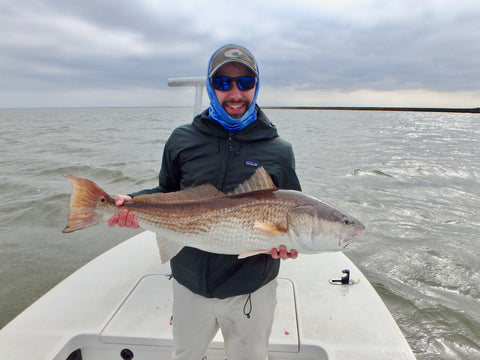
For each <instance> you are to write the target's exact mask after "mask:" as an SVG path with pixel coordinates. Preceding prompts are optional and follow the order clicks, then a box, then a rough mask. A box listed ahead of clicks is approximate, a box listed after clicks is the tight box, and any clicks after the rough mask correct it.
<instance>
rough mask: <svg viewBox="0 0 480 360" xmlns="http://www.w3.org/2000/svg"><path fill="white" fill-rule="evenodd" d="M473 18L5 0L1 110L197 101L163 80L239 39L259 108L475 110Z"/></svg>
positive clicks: (0, 7)
mask: <svg viewBox="0 0 480 360" xmlns="http://www.w3.org/2000/svg"><path fill="white" fill-rule="evenodd" d="M479 29H480V1H478V0H456V1H451V0H421V1H419V0H328V1H327V0H295V1H282V0H277V1H273V0H263V1H257V0H242V1H213V0H203V1H201V0H198V1H196V0H168V1H163V0H128V1H127V0H100V1H98V0H96V1H92V0H0V107H47V106H54V107H56V106H60V107H63V106H160V105H191V104H192V103H193V96H194V90H193V89H190V88H168V86H167V79H168V78H169V77H181V76H204V75H205V73H206V66H207V62H208V59H209V58H210V55H211V53H212V52H213V51H215V50H216V49H217V48H218V47H220V46H221V45H223V44H226V43H232V42H233V43H239V44H242V45H244V46H246V47H247V48H249V49H250V50H251V51H252V52H253V54H254V55H255V56H256V58H257V61H258V63H259V66H260V75H261V82H262V83H261V91H260V95H259V99H258V102H259V104H260V105H309V106H330V105H333V106H435V107H436V106H444V107H478V106H480V30H479ZM206 102H207V97H206V95H205V94H204V103H206Z"/></svg>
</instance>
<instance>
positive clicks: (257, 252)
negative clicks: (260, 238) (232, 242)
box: [238, 249, 271, 259]
mask: <svg viewBox="0 0 480 360" xmlns="http://www.w3.org/2000/svg"><path fill="white" fill-rule="evenodd" d="M270 251H271V250H265V249H263V250H251V251H247V252H244V253H243V254H240V255H238V259H245V258H247V257H250V256H255V255H259V254H270Z"/></svg>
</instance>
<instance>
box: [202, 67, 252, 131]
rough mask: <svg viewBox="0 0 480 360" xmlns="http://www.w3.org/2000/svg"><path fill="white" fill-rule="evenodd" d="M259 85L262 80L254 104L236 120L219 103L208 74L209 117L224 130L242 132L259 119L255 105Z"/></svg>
mask: <svg viewBox="0 0 480 360" xmlns="http://www.w3.org/2000/svg"><path fill="white" fill-rule="evenodd" d="M210 61H211V59H210ZM208 68H209V69H210V63H209V66H208ZM257 71H258V70H257ZM259 85H260V78H259V79H258V80H257V87H256V89H255V95H254V97H253V100H252V103H251V104H250V107H249V108H248V109H247V111H246V112H245V114H243V116H242V117H241V118H239V119H234V118H232V117H230V115H228V114H227V112H226V111H225V110H224V109H223V107H222V105H221V104H220V102H219V101H218V99H217V96H216V95H215V91H214V90H213V88H212V84H210V80H209V78H208V74H207V83H206V87H207V94H208V97H209V98H210V108H209V109H208V111H209V116H210V117H211V118H212V119H214V120H215V121H217V122H218V123H219V124H220V125H222V126H223V128H224V129H225V130H227V131H228V132H237V131H240V130H242V129H243V128H245V127H246V126H248V125H250V124H251V123H252V122H254V121H255V120H256V119H257V110H256V109H255V103H256V100H257V94H258V88H259ZM235 86H236V85H235Z"/></svg>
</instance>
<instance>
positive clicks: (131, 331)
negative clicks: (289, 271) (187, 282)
mask: <svg viewBox="0 0 480 360" xmlns="http://www.w3.org/2000/svg"><path fill="white" fill-rule="evenodd" d="M166 287H167V289H170V284H169V277H168V276H166V275H160V274H152V275H146V276H144V277H142V278H141V279H140V281H139V282H138V283H137V285H136V286H135V287H134V289H133V290H132V291H131V292H130V293H129V294H128V296H127V297H126V298H125V300H124V301H123V303H122V304H121V305H120V307H119V308H118V309H117V311H116V312H115V313H114V314H113V316H112V317H111V319H110V321H109V322H108V323H107V325H106V326H105V327H104V329H103V331H102V332H101V334H100V341H101V342H102V343H105V344H107V343H108V344H128V345H147V346H165V347H171V346H172V329H171V315H172V302H173V298H172V293H171V291H165V289H166ZM277 302H278V304H277V308H276V314H275V322H274V325H273V329H272V335H271V338H270V351H275V352H298V351H299V339H298V327H297V312H296V306H295V294H294V287H293V283H292V282H291V281H290V280H287V279H278V288H277ZM210 349H223V337H222V334H221V331H219V332H218V333H217V335H216V336H215V338H214V340H213V341H212V343H211V345H210Z"/></svg>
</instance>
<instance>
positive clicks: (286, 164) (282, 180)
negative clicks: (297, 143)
mask: <svg viewBox="0 0 480 360" xmlns="http://www.w3.org/2000/svg"><path fill="white" fill-rule="evenodd" d="M284 144H285V145H284V146H286V147H285V148H284V150H283V151H281V154H282V158H281V160H280V162H281V164H282V166H281V167H280V168H279V171H278V172H277V173H276V174H272V175H273V176H272V179H273V182H274V183H275V185H276V186H277V187H278V188H279V189H288V190H297V191H302V188H301V186H300V181H299V180H298V176H297V173H296V172H295V154H294V153H293V148H292V145H291V144H289V143H286V142H285V143H284Z"/></svg>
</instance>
